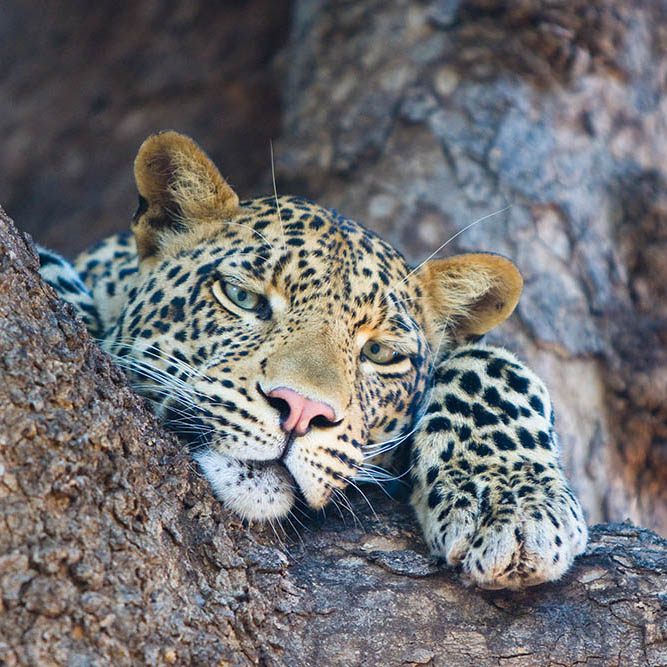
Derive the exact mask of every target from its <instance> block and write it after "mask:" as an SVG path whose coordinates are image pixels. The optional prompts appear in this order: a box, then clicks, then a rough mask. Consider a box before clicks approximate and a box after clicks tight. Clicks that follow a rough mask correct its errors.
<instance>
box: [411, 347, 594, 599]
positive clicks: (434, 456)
mask: <svg viewBox="0 0 667 667" xmlns="http://www.w3.org/2000/svg"><path fill="white" fill-rule="evenodd" d="M411 458H412V464H413V468H412V475H413V478H414V488H413V491H412V496H411V503H412V505H413V507H414V509H415V512H416V514H417V517H418V519H419V521H420V523H421V525H422V528H423V531H424V536H425V539H426V541H427V543H428V545H429V548H430V549H431V551H432V552H433V553H434V554H435V555H437V556H440V557H442V558H444V559H445V560H446V562H447V563H448V564H449V565H451V566H458V567H460V569H461V572H462V575H463V577H464V579H466V580H468V581H470V582H472V583H475V584H476V585H478V586H480V587H482V588H511V589H517V588H524V587H526V586H534V585H536V584H540V583H543V582H546V581H553V580H555V579H558V578H559V577H561V576H562V575H563V574H564V573H565V572H566V571H567V569H568V568H569V567H570V565H571V564H572V561H573V559H574V557H575V556H576V555H577V554H580V553H582V552H583V551H584V549H585V547H586V540H587V529H586V524H585V522H584V518H583V513H582V510H581V507H580V505H579V502H578V500H577V499H576V497H575V496H574V494H573V493H572V491H571V490H570V488H569V485H568V483H567V480H566V478H565V475H564V473H563V470H562V468H561V465H560V461H559V450H558V440H557V436H556V433H555V431H554V428H553V412H552V408H551V400H550V398H549V394H548V392H547V390H546V388H545V387H544V384H543V383H542V381H541V380H540V379H539V378H538V377H537V376H536V375H535V374H534V373H533V372H532V371H530V370H529V369H528V368H526V366H524V365H523V364H521V362H519V361H518V359H517V358H516V357H515V356H514V355H513V354H511V353H510V352H508V351H507V350H503V349H501V348H493V347H489V346H484V345H468V346H464V347H462V348H457V349H456V350H455V351H453V353H452V354H451V355H450V356H449V358H448V359H446V360H445V361H444V362H442V363H441V365H440V366H439V367H438V369H437V371H436V373H435V378H434V386H433V390H432V394H431V396H430V399H429V402H428V404H427V405H426V410H425V413H424V415H423V416H422V418H421V420H420V422H419V424H418V428H417V430H416V432H415V434H414V438H413V445H412V457H411Z"/></svg>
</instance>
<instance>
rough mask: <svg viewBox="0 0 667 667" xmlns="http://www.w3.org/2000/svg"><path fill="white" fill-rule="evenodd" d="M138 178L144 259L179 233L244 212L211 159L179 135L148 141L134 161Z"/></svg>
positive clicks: (136, 224) (137, 226)
mask: <svg viewBox="0 0 667 667" xmlns="http://www.w3.org/2000/svg"><path fill="white" fill-rule="evenodd" d="M134 179H135V181H136V184H137V189H138V191H139V208H138V209H137V212H136V213H135V215H134V218H133V221H132V230H133V231H134V235H135V237H136V241H137V251H138V253H139V257H140V258H141V259H144V258H146V257H151V256H154V255H156V254H158V253H159V250H160V248H161V247H162V245H163V242H164V240H165V239H167V238H173V234H174V232H176V233H178V232H185V231H188V230H189V229H191V228H192V227H194V226H195V225H197V224H198V223H202V222H219V221H221V220H226V219H229V218H230V217H231V216H232V215H233V214H234V213H235V212H236V210H237V209H238V205H239V199H238V197H237V196H236V194H235V193H234V191H233V190H232V189H231V188H230V187H229V185H227V183H226V182H225V180H224V179H223V178H222V176H221V175H220V172H219V171H218V170H217V168H216V167H215V165H214V164H213V162H211V160H210V158H209V157H208V156H207V155H206V154H205V153H204V151H202V150H201V148H199V146H197V144H196V143H195V142H194V141H192V139H190V138H189V137H186V136H184V135H182V134H179V133H178V132H161V133H159V134H154V135H152V136H150V137H148V139H146V141H144V143H143V144H142V145H141V148H140V149H139V153H138V154H137V157H136V159H135V161H134ZM169 232H171V234H169Z"/></svg>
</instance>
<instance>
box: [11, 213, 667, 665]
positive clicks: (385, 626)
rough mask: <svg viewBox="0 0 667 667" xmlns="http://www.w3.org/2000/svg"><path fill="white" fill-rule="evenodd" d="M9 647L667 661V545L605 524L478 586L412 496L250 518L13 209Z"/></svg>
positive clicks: (55, 655) (38, 659) (311, 657)
mask: <svg viewBox="0 0 667 667" xmlns="http://www.w3.org/2000/svg"><path fill="white" fill-rule="evenodd" d="M0 293H1V294H2V295H3V298H2V299H1V300H0V379H1V382H0V405H1V406H2V410H1V411H0V518H1V520H2V523H0V663H2V664H6V665H51V664H53V665H79V664H81V665H83V664H86V665H88V664H94V665H98V664H99V665H106V664H114V665H124V664H159V665H162V664H201V665H212V664H229V665H242V664H258V663H259V664H267V665H288V664H289V665H316V664H345V665H373V664H390V665H399V664H440V665H451V664H458V665H480V664H488V665H496V664H517V665H520V664H531V665H532V664H537V663H540V664H547V663H548V664H555V663H557V664H573V663H575V662H583V661H590V662H592V663H596V664H618V665H644V664H650V665H660V664H665V662H667V644H666V643H665V639H666V637H667V614H666V613H665V607H666V606H667V605H666V604H665V599H664V591H663V589H664V584H665V576H666V575H667V542H666V541H665V540H663V539H662V538H660V537H658V536H657V535H655V534H653V533H650V532H649V531H645V530H640V529H638V528H634V527H632V526H630V525H626V524H620V525H608V526H600V527H597V528H595V529H594V530H593V532H592V537H591V544H590V548H589V550H588V553H587V554H586V555H585V556H583V557H582V558H580V559H579V560H578V562H577V564H576V565H575V567H574V569H573V570H572V572H571V573H569V574H568V575H567V577H566V578H565V579H564V580H563V581H562V582H560V583H557V584H549V585H544V586H541V587H538V588H536V589H531V590H528V591H526V592H522V593H509V592H489V591H479V590H476V589H470V588H465V587H464V586H462V585H461V584H460V583H459V582H458V581H457V578H456V575H455V573H453V572H451V571H447V570H444V569H442V568H440V567H439V566H438V564H437V563H435V562H434V561H433V560H431V559H430V558H429V557H428V556H426V555H425V554H424V547H423V544H422V543H421V541H420V539H419V536H418V529H417V527H416V525H415V523H414V521H413V519H412V517H411V516H410V513H409V511H408V509H407V508H406V507H404V506H401V505H399V504H397V503H392V502H389V501H386V500H385V501H383V498H382V496H381V495H380V494H378V493H371V494H370V499H371V502H373V504H374V505H375V506H376V507H377V516H375V515H374V514H373V513H372V512H371V511H370V509H368V508H367V507H365V506H364V504H363V503H362V502H361V501H356V502H354V501H353V508H354V510H355V512H356V514H357V515H358V518H359V521H360V522H361V524H363V526H364V527H365V530H364V529H362V528H361V527H360V526H359V525H357V523H356V522H355V521H353V520H352V519H351V518H347V519H346V517H336V516H332V517H329V519H328V520H327V521H326V522H325V523H324V524H323V525H322V526H321V527H319V528H317V527H315V526H314V525H313V522H312V521H311V522H309V523H310V526H309V530H303V531H302V533H301V535H300V536H298V537H294V536H292V535H285V536H284V537H283V538H280V536H276V535H273V534H272V533H271V531H267V530H266V529H265V530H260V529H258V528H255V527H250V528H248V527H244V526H241V525H239V523H238V522H237V521H235V520H234V518H233V517H232V516H230V515H229V514H228V513H227V512H226V511H225V510H224V509H222V508H221V506H220V505H219V504H218V503H217V502H216V501H215V500H214V499H213V497H212V495H211V492H210V490H209V488H208V486H207V484H206V483H205V482H204V481H203V480H202V479H201V478H200V477H199V475H198V474H197V473H196V471H195V470H194V469H193V467H192V465H191V463H190V462H189V461H188V458H187V456H185V455H184V454H183V453H182V451H181V448H180V447H179V445H178V443H177V442H176V441H175V440H174V439H173V438H172V437H170V436H169V435H167V434H165V433H164V432H163V431H162V430H161V429H160V428H159V426H158V425H157V424H156V423H155V421H154V420H153V418H152V417H151V416H150V414H149V413H148V412H147V411H146V410H145V409H144V408H143V406H142V404H141V401H139V400H138V399H137V398H136V397H135V396H134V395H133V394H132V393H131V391H130V390H129V389H128V388H127V386H126V384H125V381H124V378H123V376H122V374H121V373H120V372H119V371H118V370H116V369H115V368H114V367H113V366H112V365H111V363H110V362H109V359H108V358H107V357H106V356H105V355H104V354H103V353H102V352H101V351H100V350H99V348H97V347H96V345H95V344H94V343H93V341H92V340H91V339H90V337H89V336H88V334H87V333H86V332H85V330H84V328H83V325H82V324H81V322H80V321H78V320H75V319H73V316H72V310H71V308H70V307H69V306H67V305H65V304H64V303H63V302H61V301H59V300H57V299H56V298H55V297H54V294H53V292H52V290H51V289H50V288H49V287H48V286H46V285H45V284H44V283H43V282H42V281H41V278H40V276H39V274H38V273H37V260H36V256H35V253H34V251H33V249H32V247H31V243H30V241H29V240H28V239H27V238H26V237H23V236H21V235H20V234H19V233H18V232H16V230H15V229H14V227H13V225H12V223H11V221H10V220H9V219H8V218H7V217H6V216H5V214H4V212H2V210H1V209H0Z"/></svg>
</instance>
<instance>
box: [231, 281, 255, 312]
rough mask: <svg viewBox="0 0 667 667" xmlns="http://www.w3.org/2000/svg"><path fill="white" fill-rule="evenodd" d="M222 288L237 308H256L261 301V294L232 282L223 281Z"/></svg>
mask: <svg viewBox="0 0 667 667" xmlns="http://www.w3.org/2000/svg"><path fill="white" fill-rule="evenodd" d="M222 289H223V291H224V292H225V294H226V296H227V298H228V299H229V300H230V301H231V302H232V303H233V304H234V305H236V306H238V307H239V308H243V310H256V309H257V307H258V306H259V304H260V303H261V302H262V296H261V295H259V294H257V293H256V292H249V291H248V290H246V289H243V288H242V287H239V286H238V285H234V284H233V283H223V284H222Z"/></svg>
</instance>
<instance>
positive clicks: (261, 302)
mask: <svg viewBox="0 0 667 667" xmlns="http://www.w3.org/2000/svg"><path fill="white" fill-rule="evenodd" d="M134 177H135V182H136V186H137V191H138V196H139V205H138V208H137V211H136V213H135V214H134V217H133V218H132V221H131V224H130V229H129V230H127V231H125V232H121V233H119V234H116V235H114V236H112V237H110V238H107V239H105V240H102V241H101V242H99V243H98V244H96V245H95V246H93V247H92V248H91V249H90V250H88V251H86V252H83V253H82V254H80V255H79V256H78V257H77V258H76V259H75V260H74V261H73V262H69V261H67V260H66V259H64V258H63V257H61V256H60V255H59V254H57V253H55V252H53V251H50V250H47V249H45V248H40V251H39V252H40V259H41V269H40V271H41V273H42V275H43V277H44V279H45V280H46V282H48V283H49V284H50V285H51V286H52V287H53V288H54V289H55V291H56V293H57V295H58V296H60V297H62V298H63V299H65V300H66V301H68V302H70V303H71V304H72V306H73V308H74V310H75V312H76V313H77V314H78V316H80V317H81V319H82V320H83V322H84V324H85V326H86V327H87V328H88V330H89V331H90V333H91V335H92V336H94V337H95V338H96V339H97V340H98V341H99V343H100V345H101V347H102V348H103V349H104V350H105V351H106V352H108V353H109V354H111V355H112V357H113V358H114V360H115V361H116V363H117V364H119V365H120V366H121V368H123V369H124V370H125V371H126V373H127V375H128V377H129V380H130V382H131V384H132V386H133V387H134V388H135V390H136V391H137V392H138V393H139V394H140V395H142V396H144V397H145V398H146V400H147V401H148V402H149V403H150V405H151V406H152V408H153V410H154V411H155V414H156V415H157V416H158V418H160V419H161V420H162V421H163V422H164V424H165V426H166V427H167V428H169V429H171V430H173V431H175V432H176V433H177V434H178V435H179V436H180V438H181V439H182V440H183V441H184V443H185V444H186V445H187V447H188V448H189V452H190V453H191V456H192V458H193V459H194V461H195V462H196V465H197V466H198V467H199V468H200V469H201V471H202V472H203V475H204V476H205V477H206V478H207V479H208V481H209V483H210V486H211V487H212V489H213V492H214V493H215V495H216V496H217V498H218V499H219V500H220V501H221V502H222V504H223V505H224V506H226V507H227V508H228V509H229V510H231V512H232V514H235V515H236V516H238V517H240V518H241V519H242V520H244V521H245V522H247V523H248V524H253V523H261V522H268V523H273V522H280V521H282V520H284V519H286V518H289V516H290V514H291V513H292V512H293V511H294V508H295V507H296V506H297V504H299V503H301V504H305V506H307V507H308V508H310V509H312V510H313V511H318V510H321V509H322V508H325V507H326V506H327V505H328V504H330V503H332V502H333V503H335V502H336V500H337V499H338V501H339V502H340V499H341V497H343V496H342V494H344V493H345V492H346V490H347V489H349V488H352V487H357V484H359V483H362V482H369V481H377V480H378V479H379V480H383V479H402V480H405V481H406V484H407V485H408V489H409V490H408V494H407V496H408V500H409V502H410V504H411V505H412V507H413V508H414V514H415V515H416V518H417V521H418V523H419V524H420V526H421V530H422V533H423V537H424V541H425V544H426V545H427V548H428V549H429V550H430V553H431V554H432V555H433V557H435V558H436V559H438V561H439V562H440V563H441V564H443V565H446V566H449V567H452V568H455V570H456V571H457V572H458V573H459V575H460V577H461V579H462V580H463V581H464V582H465V583H467V584H470V585H476V586H478V587H479V588H483V589H501V588H506V589H511V590H517V589H523V588H526V587H529V586H535V585H538V584H542V583H545V582H549V581H555V580H557V579H559V578H560V577H562V576H563V574H564V573H565V572H566V571H567V570H568V569H569V568H570V567H571V565H572V563H573V561H574V558H575V557H576V556H577V555H579V554H581V553H582V552H583V551H584V550H585V547H586V541H587V528H586V522H585V519H584V514H583V512H582V508H581V506H580V504H579V501H578V500H577V497H576V496H575V494H574V493H573V491H572V490H571V488H570V485H569V484H568V481H567V479H566V476H565V473H564V470H563V466H562V464H561V459H560V448H559V441H558V437H557V433H556V430H555V427H554V410H553V407H552V404H551V400H550V397H549V393H548V391H547V389H546V388H545V385H544V383H543V382H542V381H541V380H540V379H539V378H538V377H537V376H536V375H535V374H534V373H533V372H532V371H531V370H530V369H529V368H528V367H527V366H526V365H525V364H524V363H522V362H521V361H520V360H519V359H518V358H517V357H516V356H515V355H514V354H513V353H511V352H510V351H508V350H506V349H504V348H501V347H497V346H492V345H488V344H486V343H484V340H483V336H484V335H485V334H486V333H487V332H489V331H491V330H492V329H494V328H495V327H497V326H498V325H500V324H501V323H503V322H504V321H505V320H506V319H507V318H508V317H509V316H510V315H511V313H512V312H513V311H514V309H515V307H516V305H517V302H518V299H519V296H520V293H521V291H522V287H523V280H522V277H521V273H520V271H519V270H518V268H517V267H516V265H515V264H514V262H512V261H511V260H510V259H508V258H506V257H503V256H501V255H499V254H495V253H492V252H474V253H465V254H458V255H452V256H449V257H438V258H434V257H431V258H429V259H428V260H427V261H424V262H422V263H421V264H419V265H418V266H416V267H415V266H410V265H409V264H408V263H407V261H406V260H405V259H404V257H403V255H402V254H401V253H400V252H399V251H398V250H397V249H395V248H394V247H393V246H392V245H390V244H389V243H387V242H386V241H384V240H382V239H381V238H380V237H379V236H378V235H376V234H375V233H374V232H372V231H371V230H369V229H367V228H366V227H364V226H363V225H362V224H360V223H359V222H355V221H354V220H352V219H349V218H346V217H344V216H343V215H341V214H340V213H338V212H337V211H335V210H333V209H330V208H325V207H323V206H319V205H318V204H316V203H313V202H311V201H309V200H307V199H304V198H301V197H297V196H288V195H280V196H279V195H278V194H277V192H274V193H273V194H272V195H269V196H264V197H257V198H253V199H249V200H246V201H241V200H240V199H239V197H238V196H237V194H236V193H235V192H234V190H233V189H232V188H231V186H230V185H229V184H228V182H227V181H226V180H225V179H224V178H223V177H222V175H221V173H220V171H219V170H218V168H217V167H216V166H215V164H214V162H213V161H212V160H211V159H210V158H209V157H208V155H207V154H206V153H205V152H204V151H203V150H202V149H201V148H200V147H199V146H198V145H197V144H196V143H195V142H194V141H193V140H192V139H191V138H189V137H188V136H185V135H183V134H180V133H178V132H175V131H166V132H161V133H157V134H154V135H151V136H150V137H148V138H147V139H146V140H145V141H144V142H143V144H142V145H141V147H140V149H139V152H138V154H137V156H136V159H135V162H134Z"/></svg>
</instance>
